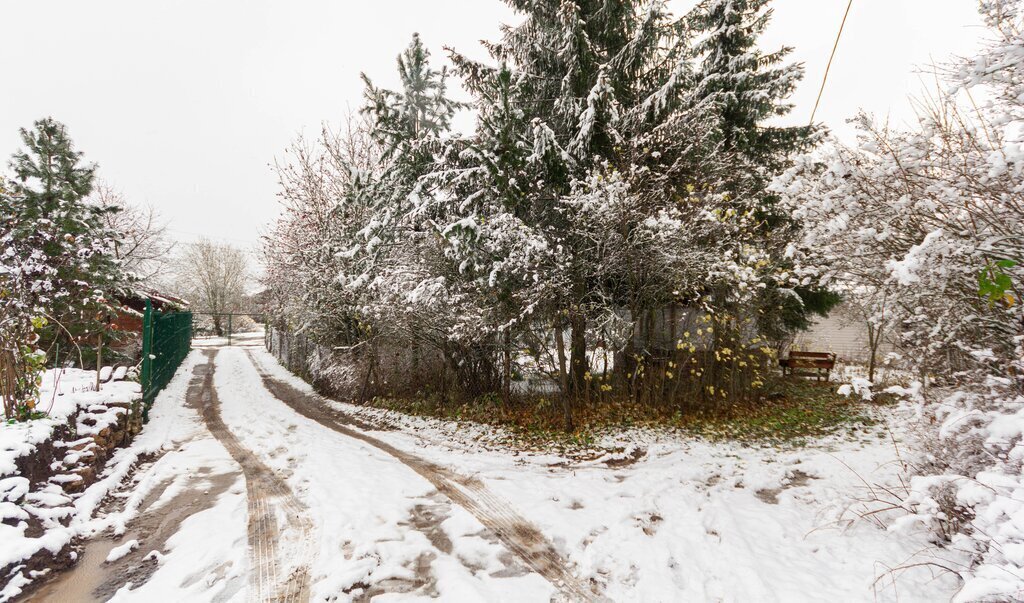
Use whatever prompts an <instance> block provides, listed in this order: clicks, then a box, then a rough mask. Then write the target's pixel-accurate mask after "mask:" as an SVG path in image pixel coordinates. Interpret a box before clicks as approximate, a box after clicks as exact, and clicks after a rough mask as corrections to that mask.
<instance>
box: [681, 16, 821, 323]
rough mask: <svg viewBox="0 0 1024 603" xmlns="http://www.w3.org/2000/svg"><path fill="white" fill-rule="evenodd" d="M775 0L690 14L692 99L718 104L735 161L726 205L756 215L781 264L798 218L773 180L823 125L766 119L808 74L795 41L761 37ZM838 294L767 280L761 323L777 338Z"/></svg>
mask: <svg viewBox="0 0 1024 603" xmlns="http://www.w3.org/2000/svg"><path fill="white" fill-rule="evenodd" d="M769 3H770V0H704V1H703V2H701V3H700V4H699V5H698V6H697V7H696V8H694V9H693V11H691V12H690V14H689V15H688V19H687V20H688V23H689V27H690V28H691V30H692V31H693V33H694V35H695V36H697V37H699V38H700V41H699V42H698V43H697V45H696V47H695V55H696V56H697V57H698V59H699V67H698V69H697V73H696V76H695V82H696V88H695V91H694V92H695V94H694V96H693V100H694V101H695V102H697V103H701V104H705V105H709V106H710V107H713V110H714V114H715V120H714V124H713V130H712V131H713V133H714V137H715V139H716V142H717V145H716V146H717V148H716V149H715V152H716V153H717V154H719V155H720V156H721V157H723V158H724V160H725V161H727V162H729V163H730V164H731V165H730V168H731V169H729V170H728V172H727V176H726V177H725V178H724V179H723V181H722V182H720V183H719V185H718V186H719V187H720V188H721V190H722V191H723V192H724V194H725V195H727V196H728V197H727V199H726V202H725V203H724V205H725V206H727V207H729V208H730V209H732V210H733V211H736V212H740V213H745V214H747V215H750V216H751V217H752V218H753V219H754V220H756V222H757V225H758V226H757V228H754V229H751V230H750V235H751V240H750V241H749V242H750V243H751V244H753V245H756V246H758V247H760V248H762V249H765V250H767V251H768V252H769V253H770V255H771V256H772V257H773V259H774V262H773V264H774V265H779V264H782V263H784V260H783V259H782V257H781V256H782V255H783V253H784V249H785V247H786V244H787V243H788V241H789V240H790V238H791V236H792V228H793V227H794V224H793V222H792V221H791V220H790V219H789V217H788V216H787V215H785V214H784V213H783V212H781V211H780V210H779V209H778V206H777V204H778V201H779V198H778V196H777V195H776V194H774V193H772V192H770V191H769V190H768V185H769V184H770V182H771V180H772V179H773V178H774V177H776V176H778V175H780V174H781V173H782V172H783V171H784V170H786V169H788V168H789V167H790V165H791V164H792V158H794V157H795V156H797V155H798V154H800V153H803V152H806V151H808V150H810V149H811V148H812V147H813V146H814V144H815V141H816V140H817V139H818V137H819V135H820V134H821V128H820V127H818V126H815V125H807V126H777V125H771V124H770V123H768V122H769V121H770V120H771V119H772V118H776V117H781V116H784V115H787V114H788V113H789V112H790V111H791V110H792V108H793V106H792V104H790V103H789V102H787V100H786V99H787V98H788V97H789V96H790V95H791V94H792V93H793V91H794V90H795V89H796V85H797V83H798V82H799V81H800V80H801V79H802V78H803V67H802V65H800V64H797V63H789V62H786V58H787V57H788V55H789V54H790V53H791V52H792V48H790V47H783V48H780V49H778V50H776V51H774V52H768V53H765V52H762V51H761V50H760V48H759V47H758V45H757V43H758V39H759V38H760V36H761V35H762V34H763V33H764V31H765V28H766V27H767V26H768V23H769V22H770V21H771V17H772V10H771V9H770V8H769ZM838 300H839V298H838V296H836V295H834V294H832V293H830V292H828V291H826V290H821V289H812V288H806V287H796V288H795V289H789V288H788V287H782V288H780V286H779V285H776V284H775V283H773V282H771V281H769V282H768V286H767V287H766V288H765V290H764V294H763V295H762V296H761V299H760V305H761V307H762V308H761V309H762V310H763V312H761V314H760V318H759V326H760V330H761V332H762V334H764V335H766V336H767V337H769V338H771V339H780V338H783V337H785V336H786V334H787V333H789V332H792V331H794V330H797V329H803V328H807V327H808V326H809V317H810V315H812V314H825V313H827V312H828V310H829V309H830V308H832V307H833V306H834V305H835V304H836V303H837V302H838Z"/></svg>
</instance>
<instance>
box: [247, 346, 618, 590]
mask: <svg viewBox="0 0 1024 603" xmlns="http://www.w3.org/2000/svg"><path fill="white" fill-rule="evenodd" d="M246 354H247V355H248V357H249V361H250V362H251V363H252V365H253V367H254V368H255V369H256V371H257V372H258V373H259V375H260V377H261V378H262V379H263V384H264V386H266V388H267V390H269V391H270V393H271V394H273V395H274V397H275V398H277V399H278V400H280V401H281V402H283V403H284V404H285V405H287V406H288V407H289V408H291V409H292V410H294V411H295V412H297V413H299V414H300V415H302V416H304V417H306V418H308V419H312V420H314V421H316V422H317V423H319V424H321V425H323V426H324V427H327V428H329V429H331V430H333V431H336V432H338V433H340V434H342V435H345V436H348V437H350V438H354V439H356V440H360V441H362V442H365V443H366V444H369V445H371V446H373V447H374V448H377V449H379V450H381V451H383V452H386V453H387V454H389V455H391V456H393V457H394V458H395V459H397V460H398V461H400V462H401V463H402V464H404V465H406V466H407V467H409V468H410V469H412V470H413V471H415V472H416V473H418V474H419V475H420V476H422V477H423V478H424V479H426V480H427V481H429V482H430V483H431V484H433V486H434V487H435V488H437V490H438V491H439V492H441V493H442V494H444V495H445V496H447V497H448V498H449V499H450V500H451V501H452V502H454V503H455V504H457V505H459V506H461V507H463V508H464V509H466V510H467V511H469V512H470V513H471V514H472V515H473V516H474V517H476V518H477V520H478V521H480V523H482V524H483V525H484V527H486V528H488V529H489V530H491V531H492V532H493V533H494V535H495V536H497V538H498V539H499V540H500V541H501V542H502V544H504V545H505V547H506V548H508V550H509V551H511V552H512V553H514V554H515V555H516V556H518V557H519V558H520V559H521V560H522V561H523V562H524V563H525V564H526V566H527V567H529V568H530V569H532V570H533V571H535V572H537V573H538V574H540V575H541V576H542V577H543V578H544V579H546V580H547V581H548V582H550V583H551V584H552V585H553V586H554V587H555V588H556V589H558V591H559V593H560V594H561V595H562V596H563V597H564V598H566V599H568V600H572V601H601V600H603V598H602V597H599V596H598V595H596V594H595V593H594V592H593V591H591V589H590V588H588V587H587V586H586V585H585V584H584V583H582V582H580V581H579V580H578V579H577V578H576V576H574V575H573V573H572V571H571V570H570V569H569V567H568V564H567V563H566V562H565V560H563V559H562V557H561V555H559V554H558V552H557V551H555V549H554V546H552V545H551V543H550V542H548V540H547V539H546V538H545V537H544V535H543V534H542V533H541V532H540V530H538V529H537V528H536V527H535V526H534V525H533V524H531V523H530V522H529V521H527V520H526V519H525V518H524V517H523V516H521V515H519V513H517V512H516V511H515V510H514V509H512V507H511V506H509V504H508V503H507V502H505V501H504V500H502V499H500V498H498V497H497V496H495V495H494V494H493V493H492V492H491V491H490V490H488V489H487V488H486V487H485V486H484V485H483V483H482V482H480V480H478V479H475V478H469V477H465V476H462V475H459V474H457V473H455V472H454V471H451V470H449V469H446V468H444V467H441V466H439V465H436V464H434V463H432V462H430V461H427V460H425V459H423V458H420V457H418V456H416V455H413V454H410V453H408V452H405V451H403V450H400V449H398V448H396V447H394V446H392V445H391V444H388V443H386V442H384V441H382V440H379V439H377V438H374V437H372V436H369V435H367V434H365V433H363V432H362V431H359V430H358V429H355V428H354V427H353V424H354V423H356V422H355V421H354V420H353V419H352V418H351V417H349V415H347V414H345V413H343V412H341V411H339V410H336V409H334V408H331V407H330V406H329V405H327V404H325V403H324V401H323V400H322V399H320V397H319V396H316V395H312V394H307V393H306V392H303V391H302V390H299V389H297V388H295V387H294V386H292V385H290V384H288V383H285V382H284V381H281V380H278V379H275V378H274V377H272V376H271V375H269V374H268V373H267V372H265V371H264V370H263V368H262V367H261V365H260V362H259V361H258V360H257V359H256V357H255V356H254V355H253V353H252V351H251V350H246Z"/></svg>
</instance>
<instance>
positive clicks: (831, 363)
mask: <svg viewBox="0 0 1024 603" xmlns="http://www.w3.org/2000/svg"><path fill="white" fill-rule="evenodd" d="M779 366H781V367H782V376H783V377H785V376H786V373H787V372H788V373H789V374H790V375H798V376H801V377H815V378H817V380H818V381H821V377H822V375H824V376H825V381H828V377H829V373H831V372H832V369H833V368H834V367H835V366H836V355H835V354H833V353H831V352H800V351H797V350H790V352H789V357H788V358H779Z"/></svg>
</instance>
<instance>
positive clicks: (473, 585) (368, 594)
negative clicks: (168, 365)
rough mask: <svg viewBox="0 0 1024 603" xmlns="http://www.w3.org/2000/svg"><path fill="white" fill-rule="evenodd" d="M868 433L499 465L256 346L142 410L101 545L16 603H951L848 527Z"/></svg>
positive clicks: (192, 373)
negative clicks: (339, 396)
mask: <svg viewBox="0 0 1024 603" xmlns="http://www.w3.org/2000/svg"><path fill="white" fill-rule="evenodd" d="M892 427H896V428H898V424H894V425H892ZM882 435H886V436H887V437H888V432H885V433H883V432H881V431H878V432H871V433H863V434H855V435H854V436H850V437H846V438H837V439H834V440H830V441H825V442H821V443H820V444H819V445H817V446H814V447H810V448H807V449H793V450H787V451H779V450H774V449H751V448H747V447H744V446H741V445H733V444H711V443H707V442H702V441H695V440H680V439H674V440H672V439H670V440H659V439H658V438H651V439H648V440H647V441H644V437H643V435H642V434H637V439H639V440H640V441H641V444H642V445H641V446H640V447H637V448H634V449H631V450H628V451H626V452H624V453H622V454H619V455H611V456H608V457H605V458H597V459H594V460H591V461H578V460H572V459H567V458H563V457H560V456H557V455H545V454H532V455H528V454H516V453H514V452H511V451H508V450H497V449H494V448H493V447H489V446H479V445H477V444H476V443H475V440H476V436H475V435H474V432H473V430H472V429H467V428H464V427H462V426H454V425H452V424H445V423H438V422H430V421H424V420H420V419H414V418H410V417H405V416H402V415H391V416H382V414H381V412H380V411H374V410H372V409H366V408H360V407H356V406H352V405H349V404H342V403H337V402H333V401H329V400H325V399H323V398H321V397H320V396H318V395H316V394H315V393H314V392H313V391H312V390H311V388H310V387H309V386H308V385H307V384H305V383H304V382H302V381H301V380H299V379H297V378H296V377H294V376H293V375H291V374H290V373H288V372H287V371H285V370H284V369H283V368H282V367H281V366H280V365H278V364H277V362H276V360H275V359H274V358H273V357H272V356H270V355H269V354H267V353H266V352H265V351H264V350H262V349H261V348H260V347H259V345H258V341H255V340H253V341H251V342H249V343H245V342H244V341H243V343H242V345H235V346H223V345H216V346H209V347H206V348H205V349H201V350H194V351H193V352H192V355H191V356H190V357H189V359H188V360H187V362H186V363H185V364H184V365H183V366H182V368H181V369H180V370H179V374H178V375H177V376H176V377H175V379H174V381H173V382H172V383H171V385H170V386H169V387H168V388H167V390H165V392H163V393H162V394H161V396H160V398H159V399H158V400H157V403H156V405H155V406H154V409H153V420H152V421H151V423H150V424H149V425H148V426H147V428H146V431H145V432H144V433H143V436H142V437H140V439H139V441H140V445H145V446H148V447H149V449H159V450H160V452H159V453H157V454H155V455H153V456H152V458H151V459H150V460H148V461H147V462H145V463H142V464H140V465H139V466H138V467H137V468H136V470H135V473H134V474H133V475H132V476H131V477H130V478H129V479H127V480H126V481H125V486H124V487H123V488H122V489H121V491H120V492H118V493H116V494H115V496H114V503H113V504H111V505H109V506H110V511H109V513H108V514H107V515H106V516H105V517H100V518H99V519H98V521H99V522H100V525H101V526H108V527H109V529H108V530H107V531H106V532H105V533H106V534H107V535H109V534H110V533H111V531H112V532H113V533H114V534H116V535H117V537H116V539H115V540H114V541H111V539H110V538H109V537H103V538H99V539H98V540H96V541H94V542H93V543H92V544H90V545H89V546H87V547H86V549H85V551H84V558H83V560H82V562H81V563H80V567H79V568H78V569H76V570H74V571H72V572H70V573H68V574H65V575H64V576H62V577H60V578H58V579H57V580H56V581H54V582H53V583H51V584H49V585H46V586H45V587H44V588H43V589H42V590H40V591H37V594H36V596H35V597H34V598H33V599H32V600H88V599H92V600H107V599H110V598H111V597H112V599H111V600H115V601H146V602H150V601H306V600H311V601H369V600H374V601H390V600H415V599H424V598H436V599H440V600H445V601H530V602H532V601H552V600H567V601H585V600H595V601H597V600H614V601H816V600H822V599H832V600H844V601H875V600H897V599H898V600H900V601H934V600H945V599H948V598H949V597H950V596H951V595H952V593H954V592H955V589H956V581H955V580H954V579H953V578H952V577H951V576H949V575H948V574H946V573H943V572H941V571H935V570H934V569H933V566H930V565H928V563H929V562H936V563H939V562H941V563H942V564H946V565H948V564H951V563H955V562H956V561H957V560H956V559H948V558H941V559H940V558H938V557H936V555H937V553H936V551H935V550H934V549H933V548H932V547H930V546H929V545H928V544H927V543H926V542H925V541H924V540H923V538H922V539H916V538H913V537H907V536H905V535H897V534H893V533H890V532H888V531H886V530H884V529H879V528H878V527H877V526H873V525H870V524H869V523H867V522H851V521H850V518H851V516H852V515H853V514H852V513H851V507H852V505H853V504H854V503H853V502H852V501H854V500H856V498H857V497H858V496H860V495H861V494H862V492H861V490H862V489H863V488H865V484H866V483H868V482H874V481H875V480H882V481H884V480H885V479H886V478H887V477H889V476H891V474H892V471H893V467H892V461H893V449H892V446H891V444H890V443H889V441H888V440H887V439H883V438H882V437H880V436H882ZM631 437H632V436H631ZM894 437H896V438H900V437H902V436H901V434H900V432H899V431H898V430H897V431H896V432H895V433H894ZM159 519H167V520H166V521H158V520H159ZM158 525H159V529H157V527H156V526H158ZM98 533H103V532H99V531H98ZM84 593H88V595H87V596H86V595H85V594H84ZM44 595H45V596H44ZM68 596H73V597H74V598H73V599H68V598H67V597H68Z"/></svg>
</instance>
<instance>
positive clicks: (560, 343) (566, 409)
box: [555, 320, 573, 431]
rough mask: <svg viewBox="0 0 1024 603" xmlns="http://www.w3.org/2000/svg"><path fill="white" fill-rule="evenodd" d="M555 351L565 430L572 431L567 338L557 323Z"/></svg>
mask: <svg viewBox="0 0 1024 603" xmlns="http://www.w3.org/2000/svg"><path fill="white" fill-rule="evenodd" d="M555 350H556V352H557V353H558V384H559V385H560V386H561V388H562V415H563V417H564V418H565V430H566V431H572V429H573V425H572V405H571V402H570V400H569V376H568V375H567V374H566V371H565V337H564V335H563V334H562V322H561V321H560V320H556V321H555Z"/></svg>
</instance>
